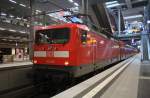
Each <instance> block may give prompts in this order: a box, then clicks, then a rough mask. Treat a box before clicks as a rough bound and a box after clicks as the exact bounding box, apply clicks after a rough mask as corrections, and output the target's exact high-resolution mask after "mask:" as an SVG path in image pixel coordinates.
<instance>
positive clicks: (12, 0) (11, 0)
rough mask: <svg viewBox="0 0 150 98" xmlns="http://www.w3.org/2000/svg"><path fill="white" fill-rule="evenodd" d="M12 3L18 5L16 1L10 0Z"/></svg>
mask: <svg viewBox="0 0 150 98" xmlns="http://www.w3.org/2000/svg"><path fill="white" fill-rule="evenodd" d="M9 1H10V2H12V3H17V2H16V1H14V0H9Z"/></svg>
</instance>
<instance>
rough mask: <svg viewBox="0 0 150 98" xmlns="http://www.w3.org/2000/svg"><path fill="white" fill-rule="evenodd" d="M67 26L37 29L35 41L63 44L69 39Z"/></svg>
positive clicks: (38, 42)
mask: <svg viewBox="0 0 150 98" xmlns="http://www.w3.org/2000/svg"><path fill="white" fill-rule="evenodd" d="M69 35H70V29H69V28H55V29H48V30H39V31H37V32H36V36H35V43H37V44H64V43H67V42H68V41H69Z"/></svg>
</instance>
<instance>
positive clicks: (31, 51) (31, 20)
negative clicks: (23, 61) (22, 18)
mask: <svg viewBox="0 0 150 98" xmlns="http://www.w3.org/2000/svg"><path fill="white" fill-rule="evenodd" d="M32 3H33V1H32V0H29V4H30V11H31V16H30V33H29V58H30V60H32V57H33V42H34V30H33V6H32Z"/></svg>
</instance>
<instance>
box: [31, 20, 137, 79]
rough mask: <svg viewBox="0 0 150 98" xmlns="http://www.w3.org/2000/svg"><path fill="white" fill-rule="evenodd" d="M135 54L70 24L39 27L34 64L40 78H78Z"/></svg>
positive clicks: (129, 48) (128, 48)
mask: <svg viewBox="0 0 150 98" xmlns="http://www.w3.org/2000/svg"><path fill="white" fill-rule="evenodd" d="M135 53H136V50H135V49H134V48H132V47H131V46H129V45H126V44H125V43H124V42H122V41H118V40H116V39H114V38H113V37H110V36H109V37H108V36H107V35H104V34H102V33H98V32H95V31H93V30H91V29H89V28H88V27H87V26H85V25H81V24H74V23H67V24H60V25H55V26H46V27H37V28H36V33H35V45H34V57H33V63H34V68H35V69H36V71H37V72H39V73H38V74H39V75H40V76H43V75H46V77H48V78H51V77H54V76H69V77H70V76H71V77H73V78H77V77H80V76H83V75H85V74H88V73H90V72H93V71H95V70H97V69H100V68H102V67H104V66H107V65H109V64H111V63H114V62H117V61H120V60H123V59H126V58H128V57H130V56H132V55H134V54H135Z"/></svg>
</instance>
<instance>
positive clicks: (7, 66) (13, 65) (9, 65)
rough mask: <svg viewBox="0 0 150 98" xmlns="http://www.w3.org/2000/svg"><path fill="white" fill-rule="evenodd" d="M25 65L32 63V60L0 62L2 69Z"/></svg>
mask: <svg viewBox="0 0 150 98" xmlns="http://www.w3.org/2000/svg"><path fill="white" fill-rule="evenodd" d="M24 65H32V62H30V61H21V62H10V63H7V64H0V69H2V68H10V67H18V66H24Z"/></svg>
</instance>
